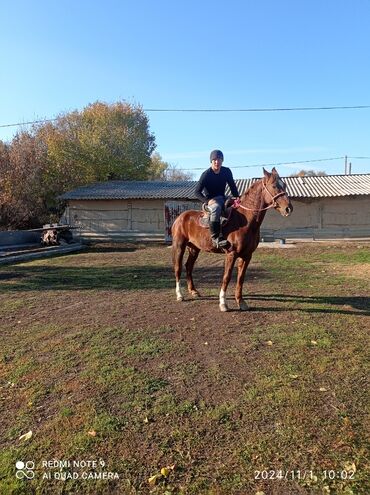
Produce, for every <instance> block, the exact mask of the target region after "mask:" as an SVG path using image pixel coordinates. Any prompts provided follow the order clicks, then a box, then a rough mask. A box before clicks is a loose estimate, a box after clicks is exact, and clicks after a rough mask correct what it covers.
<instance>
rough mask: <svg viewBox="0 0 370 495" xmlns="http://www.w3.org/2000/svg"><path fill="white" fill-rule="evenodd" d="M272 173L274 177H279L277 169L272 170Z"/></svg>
mask: <svg viewBox="0 0 370 495" xmlns="http://www.w3.org/2000/svg"><path fill="white" fill-rule="evenodd" d="M271 172H272V175H275V176H278V175H279V174H278V171H277V170H276V168H275V167H274V168H273V169H272V170H271Z"/></svg>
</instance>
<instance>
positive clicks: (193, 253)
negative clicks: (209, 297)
mask: <svg viewBox="0 0 370 495" xmlns="http://www.w3.org/2000/svg"><path fill="white" fill-rule="evenodd" d="M199 251H200V249H198V248H197V247H195V246H188V252H189V256H188V259H187V260H186V263H185V267H186V279H187V283H188V291H189V292H190V294H191V295H192V296H193V297H199V296H200V294H199V292H198V291H197V290H196V288H195V286H194V281H193V268H194V264H195V262H196V260H197V258H198V255H199Z"/></svg>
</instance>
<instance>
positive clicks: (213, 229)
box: [209, 222, 220, 247]
mask: <svg viewBox="0 0 370 495" xmlns="http://www.w3.org/2000/svg"><path fill="white" fill-rule="evenodd" d="M209 231H210V233H211V239H212V244H213V245H214V246H215V247H218V236H219V235H220V222H209Z"/></svg>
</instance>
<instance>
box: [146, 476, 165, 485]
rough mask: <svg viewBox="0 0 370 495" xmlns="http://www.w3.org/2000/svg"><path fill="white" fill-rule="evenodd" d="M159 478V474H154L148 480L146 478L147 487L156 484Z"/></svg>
mask: <svg viewBox="0 0 370 495" xmlns="http://www.w3.org/2000/svg"><path fill="white" fill-rule="evenodd" d="M159 478H162V475H161V474H154V475H153V476H151V477H150V478H148V483H149V485H155V484H156V483H157V480H158V479H159Z"/></svg>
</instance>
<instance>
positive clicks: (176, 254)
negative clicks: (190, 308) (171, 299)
mask: <svg viewBox="0 0 370 495" xmlns="http://www.w3.org/2000/svg"><path fill="white" fill-rule="evenodd" d="M185 247H186V241H185V240H183V239H182V240H181V242H175V241H174V242H173V244H172V258H173V268H174V271H175V277H176V299H177V300H178V301H183V300H184V296H183V295H182V291H181V282H180V278H181V271H182V260H183V257H184V252H185Z"/></svg>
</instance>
